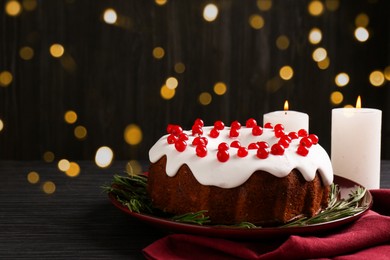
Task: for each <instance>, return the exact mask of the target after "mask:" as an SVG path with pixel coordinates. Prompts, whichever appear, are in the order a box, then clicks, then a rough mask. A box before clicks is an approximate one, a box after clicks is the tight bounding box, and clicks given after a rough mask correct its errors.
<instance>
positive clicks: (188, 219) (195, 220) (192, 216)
mask: <svg viewBox="0 0 390 260" xmlns="http://www.w3.org/2000/svg"><path fill="white" fill-rule="evenodd" d="M206 212H207V210H201V211H198V212H195V213H186V214H183V215H179V216H173V217H172V218H171V219H172V220H173V221H176V222H183V223H190V224H198V225H203V224H206V223H208V222H210V219H209V216H206V215H205V213H206Z"/></svg>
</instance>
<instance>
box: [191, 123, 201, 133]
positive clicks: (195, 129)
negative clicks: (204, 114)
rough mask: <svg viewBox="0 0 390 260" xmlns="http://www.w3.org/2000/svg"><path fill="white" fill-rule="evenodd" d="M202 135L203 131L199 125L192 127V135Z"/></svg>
mask: <svg viewBox="0 0 390 260" xmlns="http://www.w3.org/2000/svg"><path fill="white" fill-rule="evenodd" d="M196 134H198V135H202V134H203V129H202V127H201V126H200V125H193V126H192V135H196Z"/></svg>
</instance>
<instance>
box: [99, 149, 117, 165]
mask: <svg viewBox="0 0 390 260" xmlns="http://www.w3.org/2000/svg"><path fill="white" fill-rule="evenodd" d="M113 158H114V152H113V151H112V149H111V148H110V147H108V146H102V147H100V148H99V149H98V150H97V151H96V155H95V163H96V165H97V166H99V167H101V168H107V167H108V166H110V165H111V163H112V160H113Z"/></svg>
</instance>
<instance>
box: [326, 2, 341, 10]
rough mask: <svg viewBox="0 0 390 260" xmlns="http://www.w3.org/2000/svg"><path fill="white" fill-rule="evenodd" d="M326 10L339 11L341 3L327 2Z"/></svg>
mask: <svg viewBox="0 0 390 260" xmlns="http://www.w3.org/2000/svg"><path fill="white" fill-rule="evenodd" d="M325 6H326V9H328V10H329V11H336V10H337V9H339V6H340V1H339V0H325Z"/></svg>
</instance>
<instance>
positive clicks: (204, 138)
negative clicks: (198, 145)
mask: <svg viewBox="0 0 390 260" xmlns="http://www.w3.org/2000/svg"><path fill="white" fill-rule="evenodd" d="M200 140H201V142H202V143H203V144H204V145H207V144H208V143H209V140H208V139H207V138H206V137H204V136H202V137H201V138H200Z"/></svg>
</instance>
